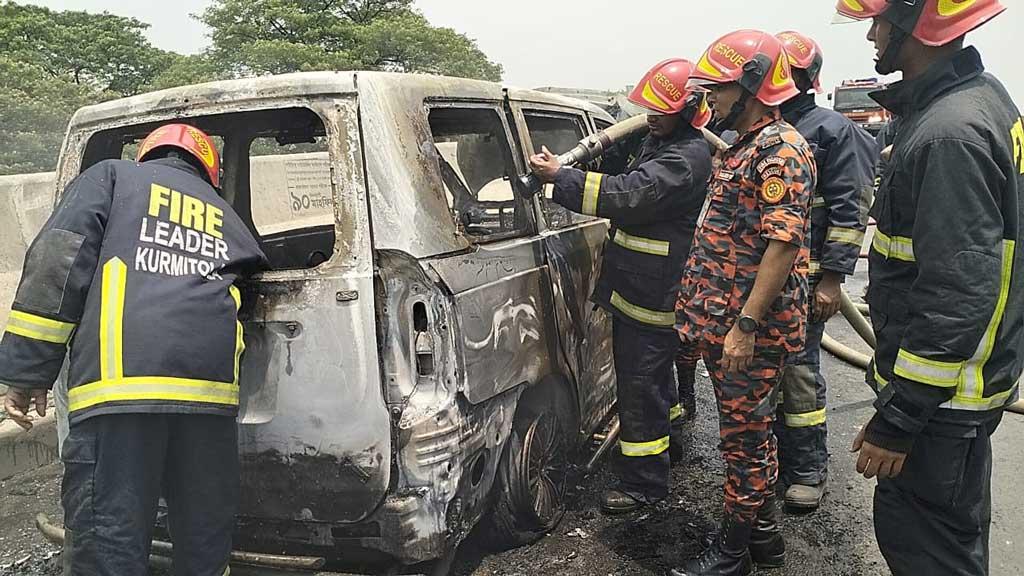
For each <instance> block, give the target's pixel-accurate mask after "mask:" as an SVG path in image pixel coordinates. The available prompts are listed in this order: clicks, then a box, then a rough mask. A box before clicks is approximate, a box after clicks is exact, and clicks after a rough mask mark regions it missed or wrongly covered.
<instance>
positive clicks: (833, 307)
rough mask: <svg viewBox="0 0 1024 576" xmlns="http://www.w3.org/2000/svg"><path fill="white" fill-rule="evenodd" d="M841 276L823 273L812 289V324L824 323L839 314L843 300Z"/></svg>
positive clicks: (833, 273)
mask: <svg viewBox="0 0 1024 576" xmlns="http://www.w3.org/2000/svg"><path fill="white" fill-rule="evenodd" d="M842 278H843V277H842V276H841V275H840V274H837V273H835V272H825V274H824V275H823V276H822V277H821V281H819V282H818V286H817V287H816V288H815V289H814V318H813V320H814V322H824V321H826V320H828V319H829V318H831V317H833V316H835V314H836V312H839V306H840V304H841V303H842V298H843V284H842Z"/></svg>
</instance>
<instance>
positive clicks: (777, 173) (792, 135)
mask: <svg viewBox="0 0 1024 576" xmlns="http://www.w3.org/2000/svg"><path fill="white" fill-rule="evenodd" d="M815 179H816V168H815V165H814V157H813V155H812V152H811V149H810V147H809V146H808V145H807V142H806V141H805V140H804V139H803V137H802V136H800V134H799V133H798V132H797V131H796V129H795V128H793V127H792V126H790V125H789V124H787V123H786V122H784V121H783V120H782V117H781V116H780V115H779V113H778V112H777V111H773V112H772V113H771V114H769V115H768V116H766V117H764V118H762V119H761V120H759V121H758V122H756V123H755V124H754V125H753V127H751V129H750V130H749V131H748V132H747V133H746V134H744V135H742V136H741V137H740V138H739V139H737V141H736V143H735V144H734V145H733V146H732V147H731V148H730V149H729V150H727V151H725V152H723V153H722V154H721V157H720V158H719V159H718V162H717V169H716V171H715V173H714V177H713V178H712V182H711V189H710V191H709V193H708V197H707V201H706V202H705V204H704V210H703V212H702V213H701V216H700V218H699V219H698V223H697V226H698V228H697V233H696V236H695V237H694V241H693V249H692V250H691V252H690V257H689V261H688V262H687V264H686V269H685V272H684V274H683V280H682V287H681V290H680V293H679V301H678V303H677V305H676V321H677V329H678V330H679V331H680V332H681V334H682V336H683V339H684V340H687V341H702V342H703V343H704V344H707V345H711V346H721V345H722V344H723V343H724V341H725V335H726V334H727V333H728V332H729V329H730V328H732V325H733V323H734V322H735V321H736V319H737V318H738V317H739V315H740V311H741V310H742V309H743V305H744V304H745V303H746V301H747V298H748V297H749V296H750V292H751V290H752V289H753V287H754V280H755V279H756V278H757V271H758V266H759V265H760V263H761V258H762V257H763V256H764V253H765V250H766V249H767V248H768V242H769V241H770V240H777V241H781V242H788V243H790V244H795V245H797V246H800V247H801V248H800V252H799V253H798V255H797V258H796V261H795V262H794V265H793V269H792V271H791V272H790V274H789V278H788V279H787V280H786V284H785V286H784V288H783V289H782V293H781V294H780V295H779V296H778V298H777V299H776V300H775V302H773V303H772V306H771V308H770V309H769V311H768V312H767V314H766V315H765V317H764V318H763V319H762V321H761V328H760V330H759V331H758V334H757V340H756V343H755V346H756V353H758V354H778V355H785V354H788V353H794V352H798V351H800V350H801V349H803V343H804V334H805V326H804V324H805V320H806V315H807V269H808V262H809V257H810V251H809V249H808V240H809V234H808V232H809V227H810V218H809V212H810V203H811V196H812V194H813V192H814V186H815Z"/></svg>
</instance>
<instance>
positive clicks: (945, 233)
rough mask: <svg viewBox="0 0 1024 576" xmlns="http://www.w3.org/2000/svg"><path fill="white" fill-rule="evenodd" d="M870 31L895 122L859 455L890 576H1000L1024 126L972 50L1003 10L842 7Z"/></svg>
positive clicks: (1021, 265)
mask: <svg viewBox="0 0 1024 576" xmlns="http://www.w3.org/2000/svg"><path fill="white" fill-rule="evenodd" d="M837 10H838V12H839V13H840V14H842V15H843V16H846V17H848V18H853V19H856V20H868V19H870V20H873V24H872V26H871V29H870V31H869V32H868V40H869V41H871V42H872V43H874V45H875V49H876V51H877V54H876V68H877V70H878V71H879V72H880V73H886V74H888V73H891V72H901V73H902V75H903V78H902V80H901V81H899V82H896V83H894V84H891V85H889V86H888V87H887V88H886V89H885V90H881V91H878V92H875V93H873V94H872V95H871V96H872V98H874V99H875V100H876V101H878V103H880V104H881V105H882V106H884V107H885V108H886V109H888V110H889V111H891V112H892V113H893V114H894V115H895V116H896V117H897V118H898V121H897V123H896V124H895V125H894V129H893V130H892V131H891V133H890V134H887V135H888V136H890V137H891V139H892V141H891V145H892V148H891V152H890V156H889V161H888V163H887V164H886V166H885V169H884V172H883V174H882V175H881V180H880V183H879V186H878V191H877V193H876V196H875V202H874V204H873V206H872V208H871V210H872V211H871V216H872V217H874V219H875V220H876V221H877V223H878V229H877V232H876V233H875V236H874V238H873V240H872V243H871V249H870V252H869V258H868V266H869V269H868V277H869V286H868V297H867V300H868V306H869V310H870V313H871V320H872V324H873V327H874V331H875V336H876V338H877V340H878V345H877V347H876V348H875V352H874V359H873V362H872V364H871V366H870V367H869V368H868V383H869V384H870V385H872V386H874V387H875V388H876V390H877V391H878V399H877V400H876V402H875V409H876V412H875V414H874V415H873V417H872V418H871V420H870V421H869V422H868V423H867V425H866V426H865V427H864V429H863V430H862V431H861V433H860V435H859V436H858V437H857V439H856V441H855V442H854V446H853V449H854V450H855V451H857V452H859V457H858V461H857V471H858V472H861V473H863V474H864V475H865V476H866V477H868V478H874V477H877V478H878V484H877V486H876V488H875V503H874V504H875V506H874V520H875V533H876V535H877V537H878V538H877V539H878V545H879V547H880V548H881V550H882V554H883V556H885V559H886V561H887V562H888V564H889V568H890V569H891V570H892V573H893V574H894V576H905V575H911V574H915V575H916V574H963V575H964V576H967V575H978V576H980V575H983V574H988V573H989V567H988V558H989V549H988V534H989V523H990V518H991V486H990V482H991V474H992V448H991V441H990V436H991V435H992V433H993V432H994V431H995V430H996V427H997V426H998V425H999V422H1000V419H1001V418H1002V415H1003V410H1004V408H1005V407H1006V406H1008V405H1009V404H1011V403H1013V402H1014V401H1015V400H1016V398H1017V394H1018V392H1017V381H1018V379H1019V377H1020V375H1021V371H1022V368H1024V355H1021V353H1020V341H1021V335H1022V331H1024V252H1022V251H1021V250H1018V249H1017V248H1018V247H1019V246H1020V245H1021V242H1022V240H1024V233H1022V224H1024V202H1022V199H1021V192H1022V190H1024V162H1022V161H1024V153H1022V150H1024V121H1022V120H1021V115H1020V111H1019V110H1018V109H1017V107H1016V106H1015V105H1014V103H1013V101H1012V100H1011V98H1010V97H1009V95H1008V94H1007V92H1006V89H1005V88H1004V87H1003V85H1002V84H1000V82H999V81H998V80H997V79H996V78H994V77H993V76H992V75H990V74H987V73H986V72H985V67H984V65H983V63H982V59H981V55H980V54H979V53H978V50H976V49H975V48H974V47H965V46H964V37H965V36H966V35H967V34H968V33H969V32H971V31H972V30H974V29H975V28H977V27H978V26H981V25H982V24H984V23H985V22H988V21H989V20H991V19H992V18H994V17H996V16H997V15H999V14H1000V13H1001V12H1003V11H1004V10H1005V8H1004V7H1003V6H1002V5H1001V4H1000V3H999V2H997V1H996V0H959V1H954V0H898V1H896V0H893V1H892V2H887V1H886V0H840V1H839V3H838V6H837Z"/></svg>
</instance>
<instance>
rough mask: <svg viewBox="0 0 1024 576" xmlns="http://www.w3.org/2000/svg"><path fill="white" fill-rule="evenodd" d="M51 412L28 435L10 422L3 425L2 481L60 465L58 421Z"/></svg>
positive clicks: (0, 446)
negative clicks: (48, 465) (54, 463)
mask: <svg viewBox="0 0 1024 576" xmlns="http://www.w3.org/2000/svg"><path fill="white" fill-rule="evenodd" d="M54 415H55V413H54V411H53V410H52V409H51V410H50V411H48V412H47V414H46V416H45V417H43V418H36V420H35V422H34V425H33V426H32V429H31V430H29V431H28V432H25V431H24V430H22V429H21V427H20V426H18V425H17V424H15V423H14V422H12V421H10V420H4V421H3V422H0V481H3V480H6V479H8V478H10V477H12V476H16V475H18V474H22V473H24V472H28V471H30V470H35V469H36V468H39V467H40V466H46V465H47V464H50V463H52V462H55V461H57V459H58V458H59V453H58V449H57V421H56V418H55V416H54Z"/></svg>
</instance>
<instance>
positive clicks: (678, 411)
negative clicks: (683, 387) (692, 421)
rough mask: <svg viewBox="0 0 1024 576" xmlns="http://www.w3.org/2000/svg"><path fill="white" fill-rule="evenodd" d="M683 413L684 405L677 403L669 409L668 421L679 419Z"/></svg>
mask: <svg viewBox="0 0 1024 576" xmlns="http://www.w3.org/2000/svg"><path fill="white" fill-rule="evenodd" d="M682 415H683V407H682V406H680V405H679V404H676V405H675V406H673V407H671V408H669V410H668V421H669V422H672V421H673V420H676V419H678V418H679V417H680V416H682Z"/></svg>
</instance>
